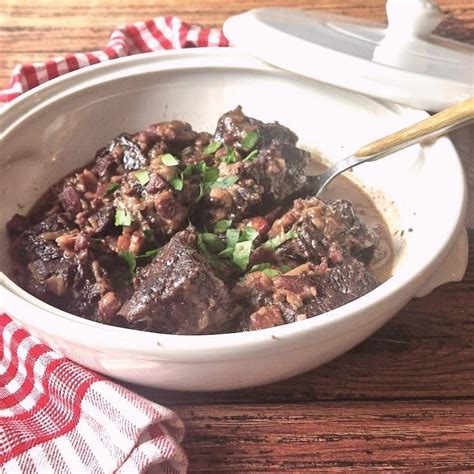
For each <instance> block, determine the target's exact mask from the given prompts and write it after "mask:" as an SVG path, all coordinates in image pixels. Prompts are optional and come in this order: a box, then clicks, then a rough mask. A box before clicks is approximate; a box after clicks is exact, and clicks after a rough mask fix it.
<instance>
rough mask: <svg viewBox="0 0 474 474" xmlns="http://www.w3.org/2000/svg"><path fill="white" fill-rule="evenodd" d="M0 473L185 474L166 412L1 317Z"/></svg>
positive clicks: (177, 428)
mask: <svg viewBox="0 0 474 474" xmlns="http://www.w3.org/2000/svg"><path fill="white" fill-rule="evenodd" d="M0 341H1V346H0V357H1V361H0V467H1V468H2V469H3V471H2V472H28V473H31V472H38V473H52V472H61V473H67V472H96V473H102V472H144V471H145V470H150V469H151V468H152V466H153V467H154V468H155V472H156V471H158V472H167V473H168V472H169V473H175V472H184V471H185V470H186V466H187V459H186V455H185V454H184V451H183V450H182V449H181V447H180V446H179V443H180V442H181V441H182V439H183V435H184V426H183V424H182V422H181V420H180V419H179V418H178V417H177V415H176V414H175V413H173V412H172V411H171V410H169V409H167V408H165V407H162V406H160V405H156V404H154V403H151V402H149V401H147V400H145V399H144V398H142V397H139V396H138V395H136V394H134V393H132V392H130V391H129V390H126V389H125V388H123V387H121V386H119V385H117V384H115V383H113V382H111V381H110V380H107V379H105V378H104V377H102V376H100V375H98V374H96V373H93V372H91V371H89V370H86V369H84V368H82V367H80V366H78V365H77V364H74V363H73V362H71V361H69V360H68V359H65V358H64V357H62V356H61V355H60V354H58V353H57V352H55V351H53V350H51V349H50V348H49V347H48V346H46V345H44V344H42V343H41V342H40V341H39V340H38V339H36V338H35V337H33V336H31V335H30V334H28V332H27V331H25V330H24V329H22V328H20V327H19V326H18V325H17V324H16V323H15V322H14V321H12V320H11V319H10V318H9V317H8V316H7V315H5V314H3V315H0Z"/></svg>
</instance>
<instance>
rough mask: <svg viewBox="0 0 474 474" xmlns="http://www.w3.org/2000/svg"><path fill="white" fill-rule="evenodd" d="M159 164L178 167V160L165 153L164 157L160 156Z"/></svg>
mask: <svg viewBox="0 0 474 474" xmlns="http://www.w3.org/2000/svg"><path fill="white" fill-rule="evenodd" d="M160 158H161V162H162V163H163V164H164V165H166V166H177V165H179V160H178V158H176V157H175V156H173V155H172V154H171V153H166V154H164V155H161V157H160Z"/></svg>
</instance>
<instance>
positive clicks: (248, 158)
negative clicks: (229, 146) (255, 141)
mask: <svg viewBox="0 0 474 474" xmlns="http://www.w3.org/2000/svg"><path fill="white" fill-rule="evenodd" d="M257 155H258V150H254V151H251V152H250V153H249V154H248V155H247V156H246V157H245V158H244V160H243V161H253V160H254V159H255V158H256V157H257Z"/></svg>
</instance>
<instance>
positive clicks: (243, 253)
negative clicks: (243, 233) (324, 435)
mask: <svg viewBox="0 0 474 474" xmlns="http://www.w3.org/2000/svg"><path fill="white" fill-rule="evenodd" d="M251 253H252V241H250V240H249V241H246V242H238V243H237V244H236V245H235V249H234V252H233V254H232V262H234V263H235V265H237V266H238V267H239V268H240V269H241V270H244V271H245V269H246V268H247V266H248V264H249V260H250V254H251Z"/></svg>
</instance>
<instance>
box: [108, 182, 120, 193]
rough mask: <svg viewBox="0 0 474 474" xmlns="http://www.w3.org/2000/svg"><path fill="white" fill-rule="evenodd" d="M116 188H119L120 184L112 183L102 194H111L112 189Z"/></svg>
mask: <svg viewBox="0 0 474 474" xmlns="http://www.w3.org/2000/svg"><path fill="white" fill-rule="evenodd" d="M118 188H120V184H118V183H112V184H111V185H110V186H109V187H108V188H107V189H106V190H105V193H104V194H112V193H113V192H114V191H116V190H117V189H118Z"/></svg>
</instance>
